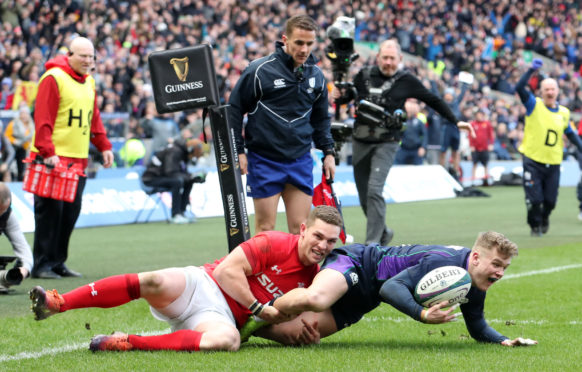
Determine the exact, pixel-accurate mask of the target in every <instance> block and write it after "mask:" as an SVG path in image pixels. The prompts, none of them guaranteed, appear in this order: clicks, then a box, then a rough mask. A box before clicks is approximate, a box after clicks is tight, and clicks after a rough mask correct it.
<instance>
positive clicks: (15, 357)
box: [0, 264, 582, 363]
mask: <svg viewBox="0 0 582 372" xmlns="http://www.w3.org/2000/svg"><path fill="white" fill-rule="evenodd" d="M581 267H582V264H574V265H566V266H556V267H550V268H547V269H542V270H533V271H526V272H523V273H518V274H509V275H505V276H503V280H507V279H517V278H522V277H525V276H531V275H538V274H550V273H554V272H557V271H563V270H569V269H578V268H581ZM367 318H368V317H367ZM364 319H365V320H366V318H364ZM392 320H394V319H392ZM395 321H396V320H395ZM398 321H400V320H398ZM570 324H572V323H570ZM138 334H142V335H156V334H160V332H141V333H140V332H138ZM84 348H88V343H87V342H84V343H82V344H81V343H79V344H72V345H66V346H61V347H56V348H52V349H45V350H41V351H37V352H22V353H18V354H15V355H0V363H1V362H8V361H11V360H23V359H34V358H40V357H43V356H45V355H54V354H59V353H66V352H69V351H75V350H80V349H84Z"/></svg>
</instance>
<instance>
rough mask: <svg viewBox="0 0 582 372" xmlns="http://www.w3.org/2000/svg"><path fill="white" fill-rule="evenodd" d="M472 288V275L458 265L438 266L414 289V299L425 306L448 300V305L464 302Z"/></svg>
mask: <svg viewBox="0 0 582 372" xmlns="http://www.w3.org/2000/svg"><path fill="white" fill-rule="evenodd" d="M469 289H471V276H470V275H469V273H468V272H467V270H465V269H463V268H462V267H458V266H442V267H438V268H436V269H434V270H432V271H430V272H429V273H428V274H426V275H425V276H423V277H422V279H420V281H419V282H418V283H417V284H416V288H415V289H414V299H415V300H416V302H418V303H419V304H420V305H422V306H424V307H431V306H434V305H436V304H438V303H440V302H442V301H448V302H449V304H448V306H452V305H454V304H457V303H460V302H464V300H465V296H466V295H467V293H469Z"/></svg>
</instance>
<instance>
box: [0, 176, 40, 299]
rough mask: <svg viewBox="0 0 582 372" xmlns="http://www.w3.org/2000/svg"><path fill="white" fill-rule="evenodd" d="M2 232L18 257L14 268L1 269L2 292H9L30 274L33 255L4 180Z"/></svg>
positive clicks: (0, 194)
mask: <svg viewBox="0 0 582 372" xmlns="http://www.w3.org/2000/svg"><path fill="white" fill-rule="evenodd" d="M2 234H4V235H6V237H7V238H8V240H9V241H10V244H11V245H12V248H13V249H14V254H15V255H16V257H18V260H17V262H16V265H14V267H13V268H12V269H9V270H0V293H7V291H8V288H9V287H11V286H13V285H18V284H20V283H21V282H22V279H24V278H27V277H28V276H29V275H30V271H31V270H32V263H33V257H32V250H31V249H30V245H29V244H28V242H27V241H26V238H25V237H24V234H23V233H22V230H21V229H20V224H19V222H18V217H16V214H15V213H12V193H11V192H10V189H9V188H8V186H7V185H6V184H5V183H4V182H0V235H2ZM1 267H2V266H0V268H1Z"/></svg>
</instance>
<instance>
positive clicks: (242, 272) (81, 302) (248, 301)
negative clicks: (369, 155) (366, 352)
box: [30, 206, 342, 351]
mask: <svg viewBox="0 0 582 372" xmlns="http://www.w3.org/2000/svg"><path fill="white" fill-rule="evenodd" d="M341 226H342V218H341V215H340V214H339V212H338V210H337V209H335V208H334V207H329V206H318V207H316V208H314V209H313V210H312V211H311V213H310V214H309V217H308V219H307V221H306V222H305V223H303V224H302V225H301V228H300V233H299V235H292V234H287V233H282V232H274V231H268V232H262V233H260V234H258V235H256V236H255V237H253V238H251V239H249V240H248V241H246V242H244V243H242V244H240V245H239V246H238V247H236V248H235V249H234V250H233V251H232V252H231V253H230V254H228V255H227V256H225V257H223V258H221V259H220V260H218V261H216V262H214V263H212V264H206V265H204V266H202V267H195V266H189V267H184V268H168V269H163V270H159V271H152V272H144V273H139V274H125V275H117V276H112V277H108V278H105V279H101V280H98V281H96V282H94V283H89V284H87V285H84V286H82V287H79V288H77V289H74V290H72V291H70V292H68V293H65V294H63V295H60V294H58V293H57V291H56V290H52V291H47V290H44V289H43V288H41V287H38V286H37V287H34V288H33V289H32V290H31V291H30V298H31V300H32V310H33V312H34V313H35V319H36V320H42V319H46V318H48V317H49V316H51V315H54V314H57V313H61V312H64V311H68V310H72V309H78V308H86V307H102V308H108V307H116V306H120V305H123V304H125V303H127V302H129V301H131V300H134V299H138V298H144V299H145V300H146V301H147V302H148V303H149V305H150V309H151V312H152V314H153V315H154V317H156V318H157V319H160V320H163V321H166V322H167V323H169V324H170V326H171V330H172V332H171V333H169V334H164V335H156V336H139V335H128V334H125V333H120V332H115V333H113V334H112V335H97V336H95V337H93V339H92V340H91V344H90V347H89V348H90V349H91V350H93V351H99V350H101V351H104V350H111V351H126V350H181V351H199V350H228V351H234V350H238V349H239V347H240V334H239V331H238V329H240V327H241V326H242V325H243V323H244V322H245V321H246V319H247V318H248V317H249V316H250V315H251V314H254V315H257V316H260V317H261V318H262V319H264V320H266V321H268V322H269V323H279V322H282V321H287V320H289V319H291V317H290V316H289V315H287V314H284V313H282V312H279V311H278V310H277V309H276V308H275V307H273V306H265V304H266V303H268V302H269V301H270V300H272V299H274V298H275V297H276V296H280V295H282V294H283V293H286V292H288V291H290V290H291V289H294V288H297V287H309V285H310V284H311V281H312V279H313V277H314V276H315V274H316V273H317V272H318V270H319V266H318V263H319V262H320V261H322V260H323V259H324V258H325V257H326V256H327V255H328V254H329V253H330V252H331V250H332V249H333V247H334V245H335V243H336V242H337V240H338V237H339V233H340V229H341Z"/></svg>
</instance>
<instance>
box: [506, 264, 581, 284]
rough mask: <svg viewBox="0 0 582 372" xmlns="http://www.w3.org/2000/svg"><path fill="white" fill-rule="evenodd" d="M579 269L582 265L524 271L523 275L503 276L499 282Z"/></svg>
mask: <svg viewBox="0 0 582 372" xmlns="http://www.w3.org/2000/svg"><path fill="white" fill-rule="evenodd" d="M581 267H582V264H574V265H566V266H556V267H550V268H547V269H542V270H533V271H526V272H524V273H518V274H507V275H504V276H503V278H502V279H501V280H507V279H517V278H523V277H525V276H532V275H539V274H551V273H555V272H558V271H564V270H569V269H578V268H581Z"/></svg>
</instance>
